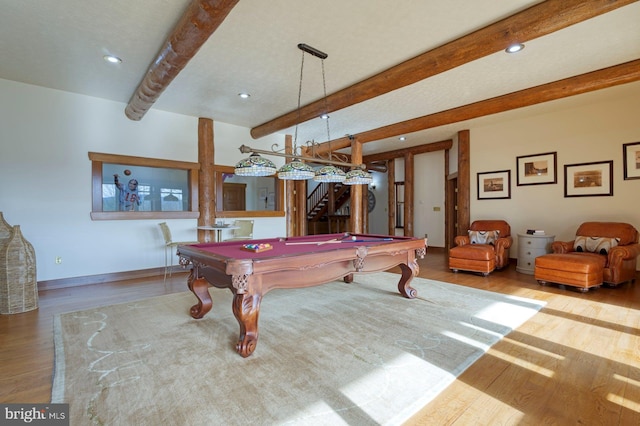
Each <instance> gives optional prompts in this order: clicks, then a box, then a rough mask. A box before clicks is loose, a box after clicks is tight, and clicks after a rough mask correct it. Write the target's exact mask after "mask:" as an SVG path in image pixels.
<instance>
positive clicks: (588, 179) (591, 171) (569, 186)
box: [564, 161, 613, 197]
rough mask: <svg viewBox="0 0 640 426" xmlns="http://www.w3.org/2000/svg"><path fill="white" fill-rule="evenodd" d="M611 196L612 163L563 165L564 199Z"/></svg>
mask: <svg viewBox="0 0 640 426" xmlns="http://www.w3.org/2000/svg"><path fill="white" fill-rule="evenodd" d="M612 195H613V161H598V162H595V163H582V164H565V166H564V196H565V197H595V196H612Z"/></svg>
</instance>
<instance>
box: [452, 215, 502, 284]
mask: <svg viewBox="0 0 640 426" xmlns="http://www.w3.org/2000/svg"><path fill="white" fill-rule="evenodd" d="M469 231H472V232H485V231H488V232H492V231H499V233H498V234H497V236H496V238H495V241H493V242H492V243H491V244H483V243H478V241H473V238H472V236H471V235H469V234H468V235H458V236H456V237H455V238H454V243H455V244H456V247H453V248H452V249H451V250H449V268H450V269H451V270H452V271H453V272H457V271H458V270H464V271H473V272H480V273H482V274H483V275H485V276H487V275H488V274H489V273H490V272H492V271H494V270H495V269H502V268H504V267H505V266H507V265H509V248H510V247H511V245H512V244H513V239H512V237H511V227H510V226H509V224H508V223H507V222H505V221H504V220H476V221H474V222H473V223H472V224H471V226H470V227H469ZM480 241H481V240H480Z"/></svg>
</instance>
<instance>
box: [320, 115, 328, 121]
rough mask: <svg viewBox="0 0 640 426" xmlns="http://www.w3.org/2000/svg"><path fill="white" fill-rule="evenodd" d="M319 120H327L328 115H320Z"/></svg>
mask: <svg viewBox="0 0 640 426" xmlns="http://www.w3.org/2000/svg"><path fill="white" fill-rule="evenodd" d="M320 118H322V119H323V120H327V119H329V114H322V115H321V116H320Z"/></svg>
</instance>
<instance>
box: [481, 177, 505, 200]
mask: <svg viewBox="0 0 640 426" xmlns="http://www.w3.org/2000/svg"><path fill="white" fill-rule="evenodd" d="M505 198H511V170H500V171H497V172H484V173H478V200H498V199H505Z"/></svg>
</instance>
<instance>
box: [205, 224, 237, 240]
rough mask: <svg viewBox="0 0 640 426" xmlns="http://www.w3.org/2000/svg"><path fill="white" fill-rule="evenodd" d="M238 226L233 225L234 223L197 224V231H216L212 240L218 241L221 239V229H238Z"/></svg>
mask: <svg viewBox="0 0 640 426" xmlns="http://www.w3.org/2000/svg"><path fill="white" fill-rule="evenodd" d="M238 228H240V227H239V226H234V225H209V226H198V230H199V231H216V233H215V240H214V242H220V241H222V231H223V230H225V229H238ZM205 242H207V243H208V242H209V241H207V239H206V238H205Z"/></svg>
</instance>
